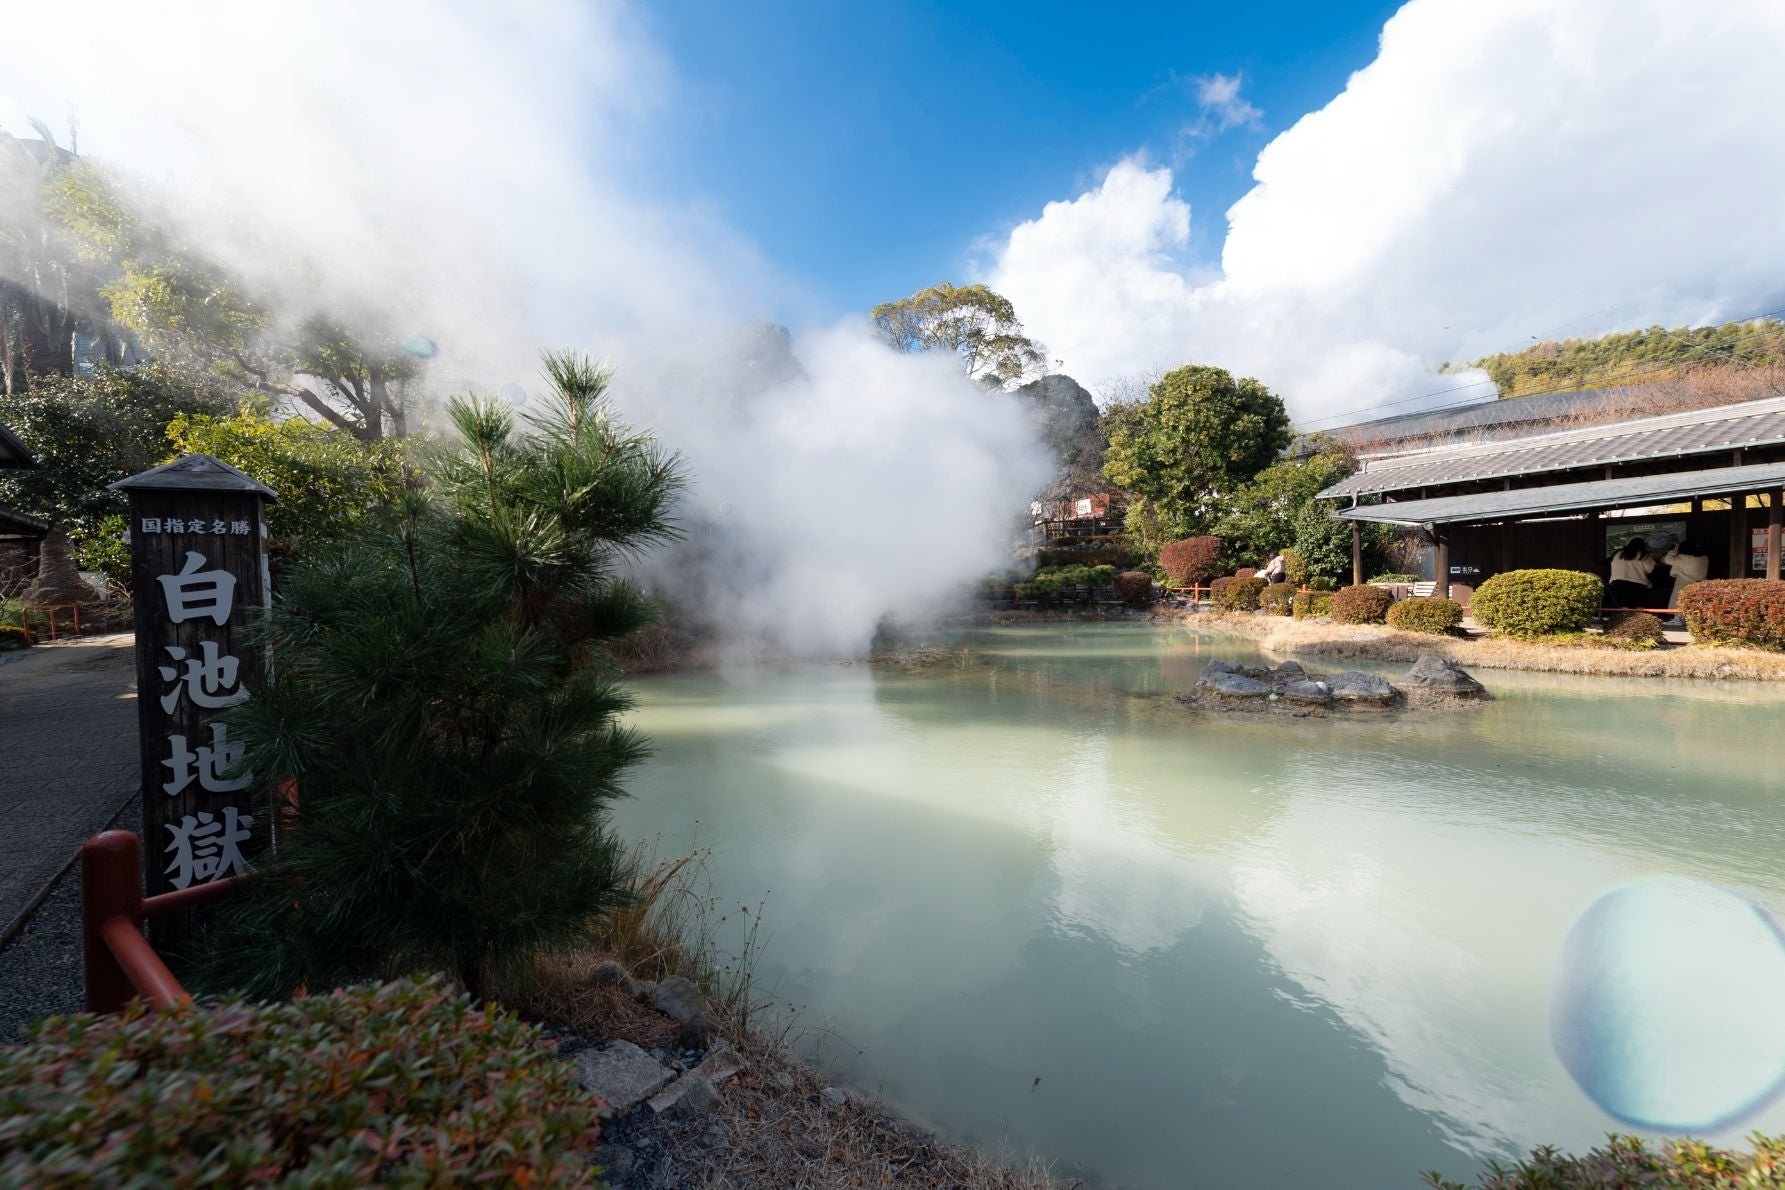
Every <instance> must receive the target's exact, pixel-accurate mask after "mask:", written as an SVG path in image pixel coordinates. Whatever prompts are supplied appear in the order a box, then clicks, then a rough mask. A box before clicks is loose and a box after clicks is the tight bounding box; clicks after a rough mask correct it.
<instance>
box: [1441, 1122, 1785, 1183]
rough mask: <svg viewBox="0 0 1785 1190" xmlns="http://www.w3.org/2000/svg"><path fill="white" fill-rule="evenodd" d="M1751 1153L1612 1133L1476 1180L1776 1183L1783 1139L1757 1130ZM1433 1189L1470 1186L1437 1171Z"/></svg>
mask: <svg viewBox="0 0 1785 1190" xmlns="http://www.w3.org/2000/svg"><path fill="white" fill-rule="evenodd" d="M1749 1139H1750V1141H1751V1143H1752V1144H1753V1145H1754V1151H1753V1152H1752V1153H1742V1152H1732V1151H1730V1150H1727V1149H1714V1148H1712V1147H1711V1146H1709V1145H1707V1144H1705V1143H1704V1142H1703V1141H1697V1140H1670V1141H1664V1142H1662V1144H1661V1147H1660V1148H1659V1149H1650V1148H1649V1147H1648V1145H1647V1143H1646V1142H1644V1141H1642V1140H1640V1139H1638V1138H1637V1137H1634V1136H1613V1137H1612V1138H1611V1139H1610V1141H1608V1142H1607V1143H1606V1145H1605V1147H1603V1148H1598V1149H1594V1150H1592V1151H1591V1152H1589V1153H1586V1154H1584V1155H1580V1156H1575V1155H1572V1154H1567V1153H1562V1152H1558V1151H1557V1150H1555V1149H1538V1150H1536V1151H1535V1152H1533V1153H1532V1154H1531V1156H1530V1157H1529V1158H1527V1159H1526V1160H1524V1161H1520V1162H1519V1163H1518V1164H1517V1165H1516V1166H1514V1167H1513V1168H1511V1169H1507V1168H1505V1167H1502V1166H1499V1165H1494V1166H1490V1167H1489V1169H1488V1171H1487V1172H1486V1173H1485V1174H1483V1175H1482V1176H1481V1178H1480V1179H1479V1180H1478V1181H1477V1182H1476V1183H1474V1185H1475V1186H1476V1187H1477V1188H1478V1190H1603V1188H1605V1187H1610V1186H1665V1187H1668V1188H1669V1190H1737V1188H1738V1187H1748V1186H1775V1185H1777V1184H1778V1181H1777V1171H1778V1168H1779V1165H1780V1164H1781V1163H1782V1162H1785V1141H1781V1140H1780V1139H1778V1138H1776V1137H1767V1136H1761V1135H1758V1134H1756V1135H1755V1136H1752V1137H1750V1138H1749ZM1425 1181H1426V1184H1427V1185H1428V1186H1431V1187H1433V1188H1434V1190H1470V1184H1469V1183H1466V1182H1452V1181H1448V1180H1446V1179H1445V1178H1444V1176H1443V1175H1441V1174H1437V1173H1428V1174H1426V1175H1425Z"/></svg>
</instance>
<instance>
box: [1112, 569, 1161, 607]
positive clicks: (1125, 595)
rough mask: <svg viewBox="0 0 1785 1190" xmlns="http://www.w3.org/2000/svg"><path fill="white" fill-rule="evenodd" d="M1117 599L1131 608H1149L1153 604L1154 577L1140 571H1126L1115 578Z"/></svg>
mask: <svg viewBox="0 0 1785 1190" xmlns="http://www.w3.org/2000/svg"><path fill="white" fill-rule="evenodd" d="M1115 588H1116V598H1117V599H1120V600H1121V601H1122V602H1123V603H1126V604H1127V605H1128V606H1129V607H1148V606H1150V605H1151V604H1152V602H1153V576H1152V575H1150V574H1146V573H1144V572H1142V571H1139V570H1124V571H1123V572H1122V573H1121V574H1118V575H1116V578H1115Z"/></svg>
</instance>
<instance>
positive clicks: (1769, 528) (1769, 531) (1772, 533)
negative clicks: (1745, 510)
mask: <svg viewBox="0 0 1785 1190" xmlns="http://www.w3.org/2000/svg"><path fill="white" fill-rule="evenodd" d="M1781 535H1785V488H1777V489H1775V490H1774V491H1773V493H1772V495H1771V496H1770V497H1769V498H1768V499H1767V509H1766V577H1768V578H1770V579H1777V578H1778V577H1779V544H1780V541H1779V539H1780V537H1781Z"/></svg>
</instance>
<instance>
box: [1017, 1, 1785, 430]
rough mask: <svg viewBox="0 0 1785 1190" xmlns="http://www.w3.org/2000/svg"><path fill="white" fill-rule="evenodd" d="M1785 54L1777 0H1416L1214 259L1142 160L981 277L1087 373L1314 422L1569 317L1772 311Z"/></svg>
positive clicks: (1782, 239)
mask: <svg viewBox="0 0 1785 1190" xmlns="http://www.w3.org/2000/svg"><path fill="white" fill-rule="evenodd" d="M1782 55H1785V6H1781V5H1779V4H1777V3H1775V2H1773V0H1727V2H1726V3H1722V4H1718V5H1714V6H1709V7H1703V6H1694V5H1686V4H1680V3H1677V0H1500V2H1498V3H1494V4H1462V3H1456V2H1454V0H1410V3H1408V4H1407V5H1406V6H1405V7H1403V8H1402V9H1401V10H1400V11H1399V12H1398V13H1396V14H1395V16H1394V17H1393V18H1391V19H1390V20H1389V22H1388V23H1387V25H1386V26H1385V27H1384V29H1383V32H1382V38H1381V46H1380V50H1379V53H1378V55H1377V57H1376V59H1375V61H1374V62H1372V63H1371V64H1370V65H1368V66H1367V67H1365V68H1364V69H1362V70H1360V71H1358V72H1357V73H1356V74H1354V75H1353V76H1352V77H1351V79H1350V81H1349V82H1348V84H1347V86H1346V87H1345V90H1344V91H1343V92H1342V93H1341V94H1339V95H1338V96H1336V97H1335V98H1334V99H1333V100H1332V101H1331V102H1330V103H1328V104H1327V105H1326V106H1325V107H1323V108H1321V109H1320V110H1318V111H1315V112H1312V113H1310V114H1309V115H1307V116H1304V117H1303V118H1302V119H1301V120H1300V121H1298V122H1297V123H1296V124H1295V125H1294V126H1293V127H1291V128H1290V129H1288V130H1287V131H1285V132H1283V133H1282V134H1281V135H1279V136H1278V137H1276V138H1275V139H1274V140H1273V141H1272V142H1271V143H1270V144H1269V145H1268V146H1266V148H1265V149H1264V150H1263V151H1262V152H1261V153H1260V154H1259V157H1258V161H1257V164H1256V166H1255V168H1254V180H1255V185H1254V186H1253V188H1252V189H1251V190H1250V191H1249V192H1248V193H1247V194H1245V195H1244V196H1243V197H1242V198H1241V199H1240V200H1239V201H1238V202H1237V203H1235V204H1234V206H1233V207H1232V209H1231V210H1230V211H1229V212H1228V213H1227V215H1228V229H1227V238H1226V242H1225V245H1224V247H1223V250H1222V254H1221V260H1220V267H1219V271H1218V275H1216V276H1214V277H1212V278H1208V277H1206V276H1202V275H1199V272H1198V268H1199V265H1198V262H1193V261H1188V260H1186V259H1184V257H1183V249H1184V247H1185V245H1186V243H1187V241H1188V226H1189V218H1190V212H1189V209H1188V207H1187V206H1186V204H1185V203H1184V202H1183V200H1182V199H1181V198H1179V197H1178V196H1177V195H1176V194H1175V192H1174V188H1173V183H1174V179H1173V177H1172V175H1171V172H1170V171H1169V170H1167V169H1165V168H1153V167H1149V166H1148V165H1147V164H1146V163H1145V162H1144V161H1143V160H1140V159H1130V160H1126V161H1123V162H1121V163H1120V164H1118V165H1116V166H1115V167H1114V168H1112V169H1111V170H1109V171H1108V173H1107V174H1106V176H1105V177H1104V178H1103V179H1102V181H1101V182H1100V183H1099V184H1098V185H1097V186H1096V187H1094V188H1093V189H1091V190H1089V191H1087V192H1086V193H1084V194H1082V195H1080V196H1079V197H1078V198H1076V199H1074V200H1073V201H1070V202H1056V203H1050V204H1049V205H1048V206H1047V207H1046V209H1045V210H1044V211H1043V212H1042V213H1041V214H1040V215H1039V216H1038V217H1036V218H1035V219H1032V220H1030V221H1028V222H1026V223H1023V224H1021V225H1019V226H1018V227H1016V228H1015V229H1014V230H1013V231H1012V232H1011V233H1010V235H1009V237H1008V239H1007V241H1006V242H1005V243H1004V244H1003V245H1002V246H1001V249H1000V251H999V252H998V253H997V256H996V259H995V260H994V261H993V263H992V264H991V266H990V268H989V269H988V270H987V280H988V281H989V282H990V283H991V284H992V285H993V286H994V287H995V288H999V289H1001V290H1002V291H1003V292H1005V293H1006V294H1007V295H1008V296H1009V297H1010V298H1011V299H1012V300H1013V301H1014V302H1015V303H1016V305H1017V309H1018V311H1019V312H1020V313H1021V314H1022V315H1023V317H1024V319H1025V322H1026V323H1027V325H1028V326H1029V328H1030V330H1031V331H1033V332H1034V333H1035V334H1036V336H1037V337H1039V338H1040V339H1042V340H1043V341H1045V342H1046V343H1047V344H1048V345H1049V348H1050V351H1051V352H1052V354H1053V355H1054V356H1055V357H1057V358H1059V359H1061V360H1062V361H1063V364H1064V367H1065V369H1066V370H1067V371H1069V372H1073V373H1074V374H1076V375H1079V376H1080V377H1081V378H1082V379H1084V380H1086V381H1088V382H1093V383H1095V382H1104V381H1107V380H1108V379H1110V378H1112V377H1116V376H1120V375H1123V374H1127V373H1133V372H1136V371H1141V370H1144V369H1146V368H1148V367H1151V366H1153V365H1157V364H1164V365H1167V366H1170V365H1175V364H1180V363H1185V362H1190V361H1196V362H1207V363H1216V364H1221V365H1224V366H1227V367H1231V368H1235V369H1238V370H1241V371H1244V372H1247V373H1249V374H1252V375H1256V376H1259V377H1260V378H1262V379H1264V380H1265V381H1266V382H1267V383H1270V384H1271V385H1272V386H1273V387H1275V388H1277V389H1278V391H1280V392H1282V393H1283V394H1284V395H1285V397H1286V398H1287V399H1288V400H1289V402H1290V406H1291V409H1292V411H1293V412H1295V413H1296V414H1298V415H1299V416H1301V417H1302V418H1304V419H1312V418H1318V417H1321V416H1323V415H1331V414H1334V413H1337V412H1341V411H1345V410H1350V409H1354V408H1360V407H1364V406H1369V405H1374V404H1377V403H1379V402H1382V401H1386V400H1393V399H1398V398H1402V397H1406V396H1408V395H1410V394H1416V393H1422V392H1427V391H1431V390H1436V389H1444V388H1450V387H1453V386H1454V385H1456V384H1458V383H1459V382H1462V381H1467V380H1468V379H1470V377H1468V376H1464V377H1457V376H1453V375H1447V376H1440V375H1437V374H1436V371H1435V370H1436V368H1437V366H1438V365H1439V364H1440V363H1442V362H1445V361H1453V360H1459V359H1470V358H1475V357H1477V356H1479V355H1482V354H1485V353H1487V352H1491V351H1495V350H1503V349H1516V348H1517V347H1518V346H1520V345H1522V344H1525V343H1528V342H1529V341H1530V339H1531V337H1532V336H1539V337H1542V336H1546V335H1549V334H1552V333H1554V332H1555V331H1557V330H1558V329H1560V328H1564V327H1566V328H1567V329H1568V333H1571V334H1584V333H1595V332H1599V331H1605V330H1612V329H1619V328H1627V327H1635V326H1644V325H1649V324H1653V323H1663V324H1669V325H1674V324H1680V323H1701V322H1706V321H1716V320H1721V319H1726V318H1732V317H1736V316H1740V315H1746V314H1752V313H1758V312H1761V311H1764V310H1767V309H1769V308H1771V307H1772V306H1773V305H1775V304H1785V301H1780V298H1781V295H1785V280H1782V278H1781V269H1780V264H1781V262H1782V261H1785V218H1782V216H1785V143H1781V142H1779V141H1778V140H1777V139H1776V138H1770V137H1767V136H1764V135H1761V134H1759V133H1758V131H1757V124H1756V121H1757V120H1763V119H1764V115H1765V113H1768V112H1772V111H1777V110H1780V108H1781V105H1782V104H1785V72H1782V71H1780V70H1779V69H1778V68H1777V63H1778V62H1779V61H1780V60H1781V56H1782ZM1235 94H1236V97H1237V91H1236V93H1235ZM1203 267H1204V268H1205V269H1206V263H1205V265H1204V266H1203ZM1479 391H1483V392H1485V391H1487V390H1479ZM1449 399H1453V400H1454V399H1455V397H1454V396H1453V397H1451V398H1449Z"/></svg>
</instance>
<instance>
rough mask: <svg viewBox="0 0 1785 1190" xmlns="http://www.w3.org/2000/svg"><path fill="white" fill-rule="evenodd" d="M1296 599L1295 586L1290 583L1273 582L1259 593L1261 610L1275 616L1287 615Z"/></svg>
mask: <svg viewBox="0 0 1785 1190" xmlns="http://www.w3.org/2000/svg"><path fill="white" fill-rule="evenodd" d="M1294 600H1295V588H1294V587H1292V586H1290V585H1289V584H1288V583H1272V584H1271V585H1270V586H1268V587H1266V588H1265V589H1264V590H1263V591H1261V592H1259V594H1258V606H1259V608H1260V610H1262V611H1267V612H1269V613H1270V614H1271V615H1273V616H1287V615H1288V614H1289V613H1290V610H1291V607H1292V604H1293V603H1294Z"/></svg>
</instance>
